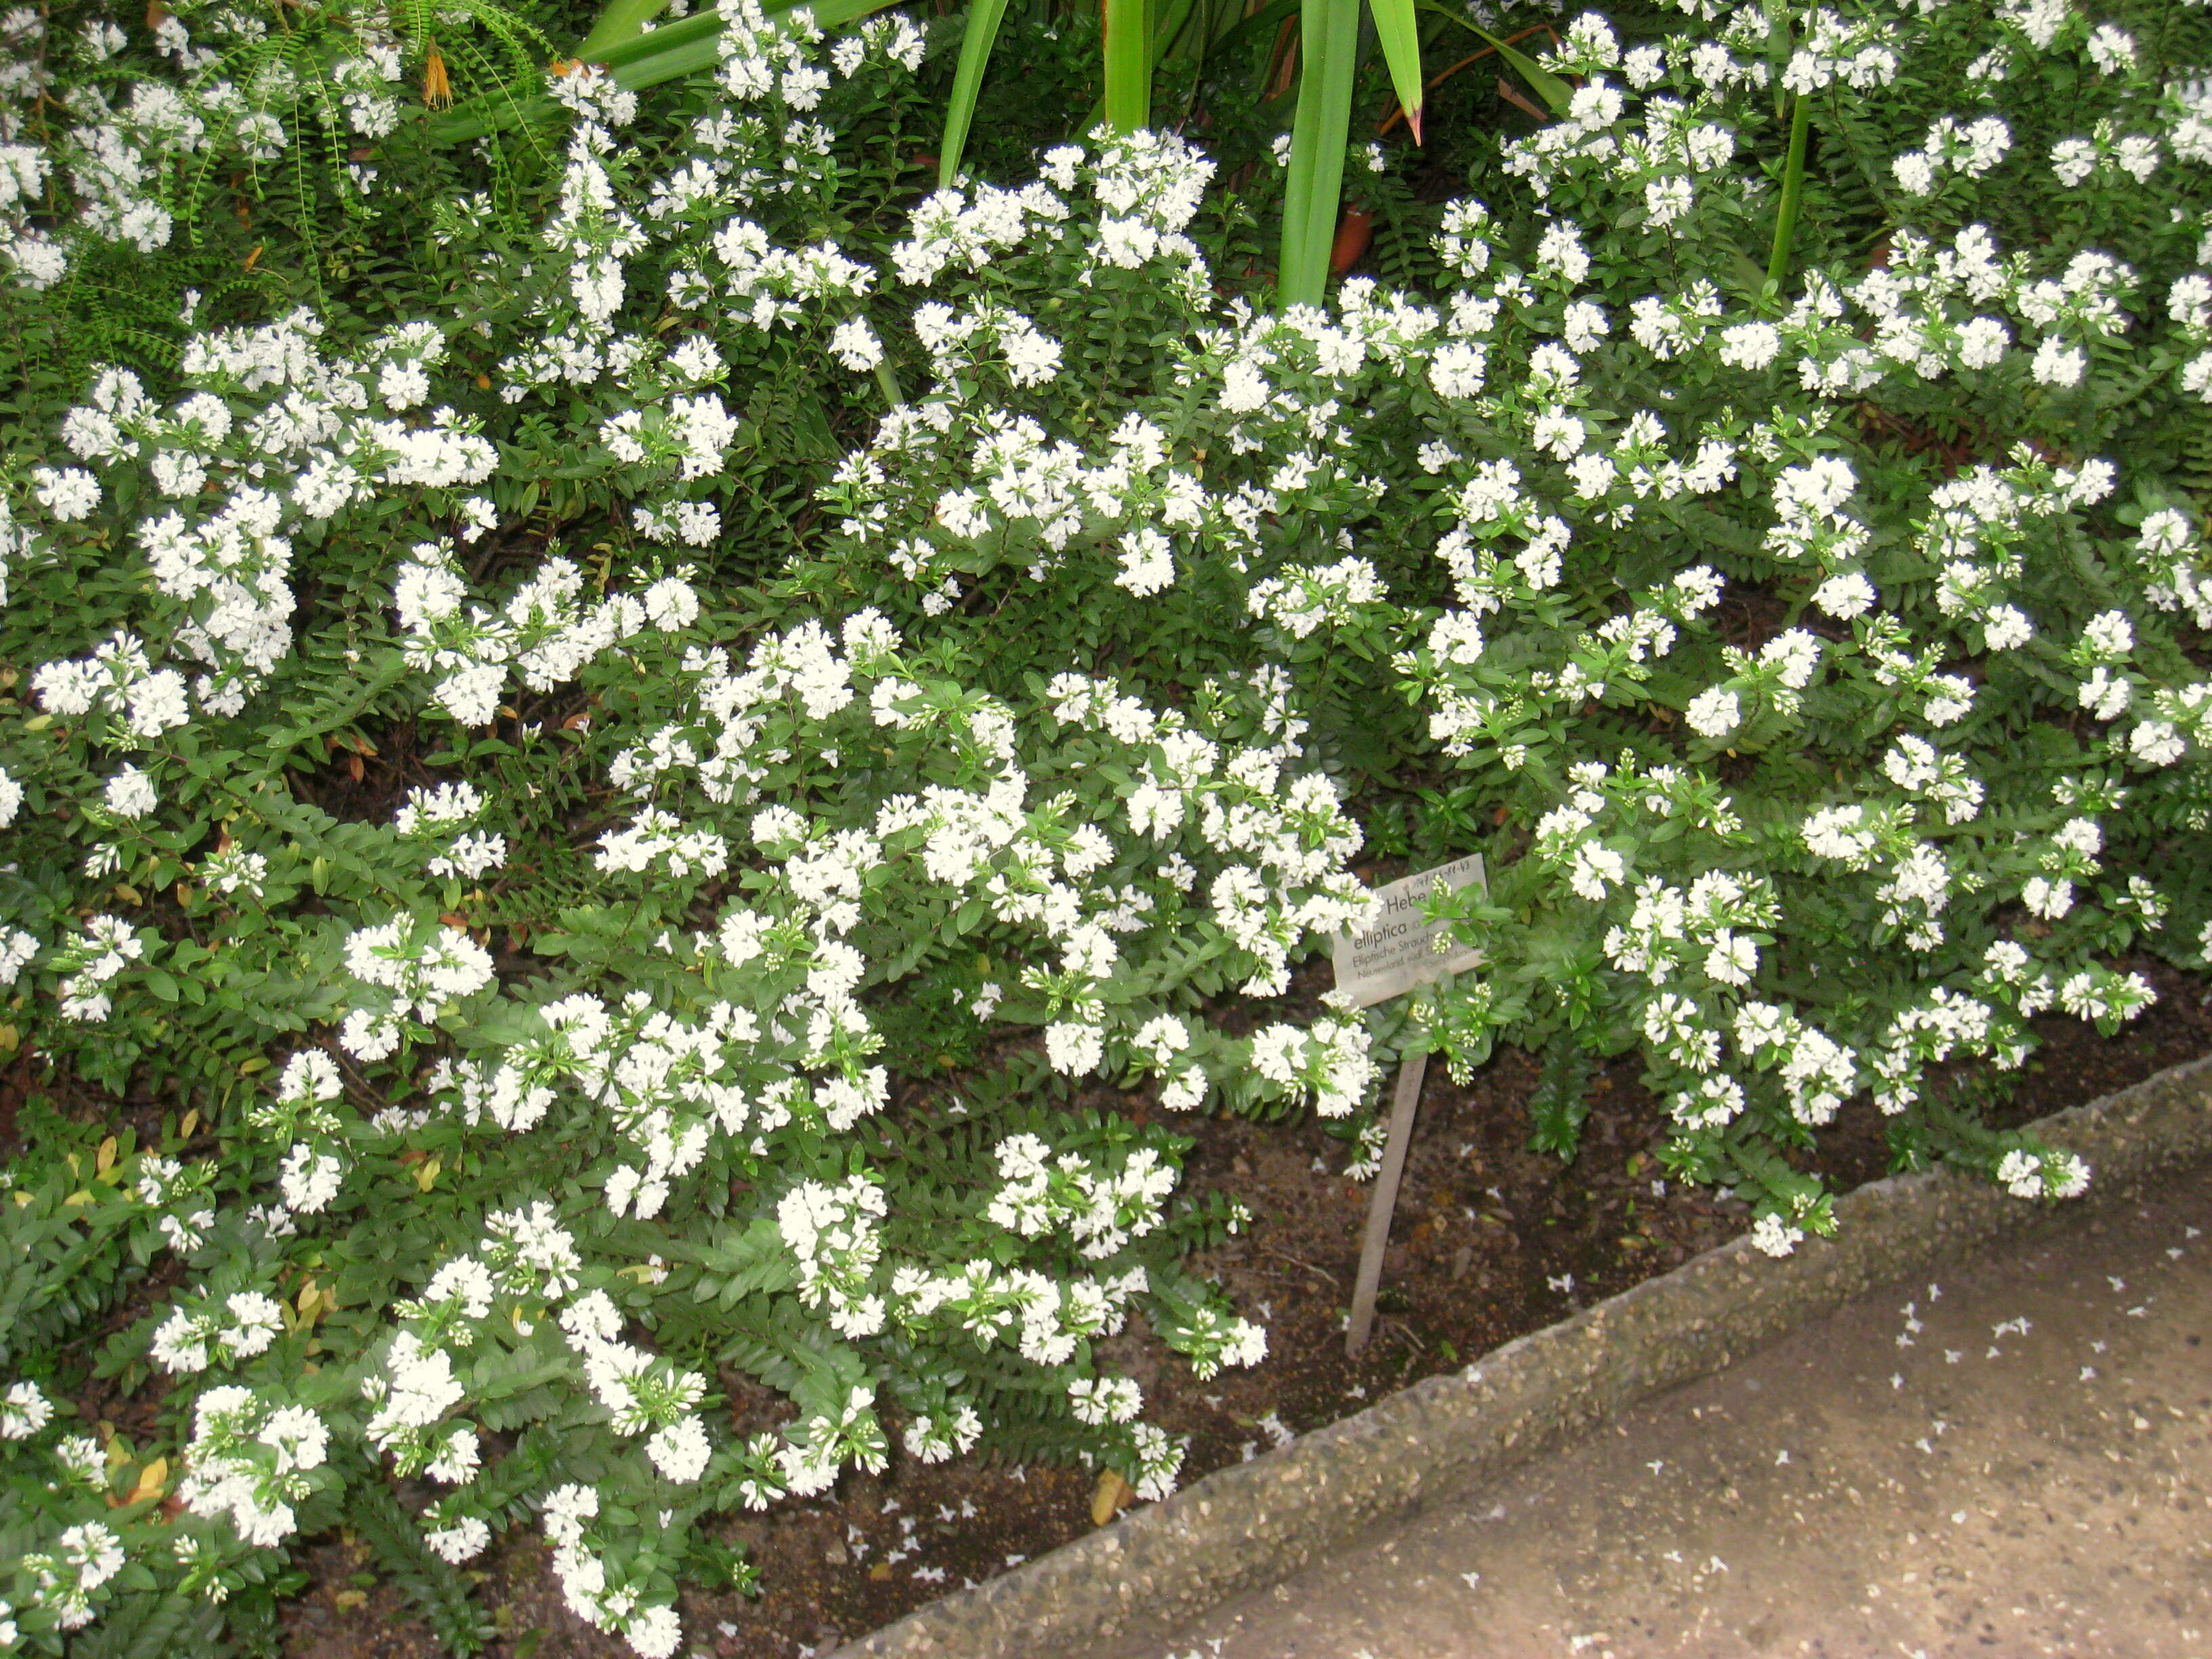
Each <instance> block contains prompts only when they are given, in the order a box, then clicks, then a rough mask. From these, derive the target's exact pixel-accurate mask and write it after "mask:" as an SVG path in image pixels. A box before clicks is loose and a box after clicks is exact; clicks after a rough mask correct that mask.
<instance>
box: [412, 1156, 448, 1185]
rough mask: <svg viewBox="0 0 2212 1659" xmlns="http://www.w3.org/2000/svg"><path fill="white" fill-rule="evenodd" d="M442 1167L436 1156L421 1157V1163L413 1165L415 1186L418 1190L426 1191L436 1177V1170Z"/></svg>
mask: <svg viewBox="0 0 2212 1659" xmlns="http://www.w3.org/2000/svg"><path fill="white" fill-rule="evenodd" d="M443 1167H444V1165H443V1164H442V1163H441V1161H440V1160H439V1159H437V1158H425V1159H423V1160H422V1163H420V1164H416V1166H415V1185H416V1188H417V1189H418V1190H419V1191H422V1192H426V1193H427V1192H428V1191H429V1190H430V1188H431V1185H432V1183H434V1182H435V1181H436V1180H437V1179H438V1171H439V1170H441V1169H442V1168H443Z"/></svg>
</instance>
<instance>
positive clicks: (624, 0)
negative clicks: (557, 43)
mask: <svg viewBox="0 0 2212 1659" xmlns="http://www.w3.org/2000/svg"><path fill="white" fill-rule="evenodd" d="M667 3H668V0H607V9H605V11H603V12H601V13H600V14H599V21H597V22H596V23H593V24H592V32H591V33H589V34H586V36H585V37H584V39H583V40H582V42H581V43H580V45H579V46H577V47H576V56H577V57H578V58H581V59H582V60H583V61H584V62H585V63H587V64H599V63H604V62H605V61H606V53H607V51H608V49H609V48H610V47H612V46H622V45H623V44H625V43H626V42H629V41H631V40H636V39H637V38H638V37H639V36H640V35H641V33H643V32H644V29H645V26H646V25H647V23H649V22H651V21H653V18H654V17H656V16H657V15H659V13H660V10H661V9H662V8H663V7H665V6H666V5H667Z"/></svg>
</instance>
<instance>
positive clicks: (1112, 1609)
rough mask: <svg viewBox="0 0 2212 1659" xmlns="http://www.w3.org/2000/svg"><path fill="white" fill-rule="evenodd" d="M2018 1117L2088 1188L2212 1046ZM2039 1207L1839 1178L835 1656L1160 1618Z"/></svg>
mask: <svg viewBox="0 0 2212 1659" xmlns="http://www.w3.org/2000/svg"><path fill="white" fill-rule="evenodd" d="M2029 1127H2030V1129H2031V1131H2032V1133H2034V1134H2036V1135H2037V1136H2039V1138H2040V1139H2042V1140H2043V1141H2045V1143H2046V1144H2048V1145H2050V1146H2058V1147H2063V1148H2065V1149H2066V1150H2068V1151H2069V1152H2075V1153H2077V1154H2079V1155H2080V1156H2081V1158H2084V1159H2086V1160H2087V1163H2088V1164H2089V1165H2090V1167H2091V1168H2092V1170H2093V1171H2094V1174H2095V1184H2094V1185H2093V1187H2092V1188H2091V1191H2092V1193H2097V1192H2099V1191H2104V1192H2111V1191H2113V1190H2116V1189H2119V1188H2125V1187H2128V1186H2130V1185H2133V1184H2135V1183H2136V1182H2140V1181H2141V1180H2142V1179H2143V1178H2144V1177H2146V1176H2151V1175H2154V1174H2155V1173H2157V1172H2158V1171H2160V1170H2162V1169H2166V1168H2168V1167H2171V1166H2173V1165H2176V1164H2183V1163H2187V1162H2190V1161H2192V1160H2194V1159H2196V1158H2203V1157H2206V1156H2208V1155H2212V1059H2207V1060H2197V1061H2195V1062H2193V1063H2191V1064H2190V1065H2186V1066H2175V1067H2173V1068H2172V1070H2170V1071H2166V1072H2161V1073H2159V1074H2158V1075H2157V1076H2155V1077H2154V1078H2151V1079H2148V1080H2147V1081H2146V1082H2143V1083H2141V1084H2138V1085H2136V1087H2134V1088H2132V1089H2128V1090H2124V1091H2122V1092H2120V1093H2118V1094H2116V1095H2111V1096H2107V1097H2105V1098H2104V1099H2102V1100H2098V1101H2094V1102H2092V1103H2089V1104H2088V1105H2086V1106H2077V1107H2075V1108H2072V1109H2069V1110H2067V1111H2063V1112H2059V1113H2057V1114H2055V1115H2052V1116H2050V1117H2046V1118H2044V1119H2042V1120H2040V1121H2039V1122H2037V1123H2035V1124H2033V1125H2031V1126H2029ZM2044 1213H2045V1211H2044V1209H2043V1207H2042V1206H2037V1205H2030V1204H2024V1203H2022V1202H2021V1201H2020V1200H2017V1199H2014V1198H2010V1197H2008V1196H2007V1195H2006V1194H2004V1193H2002V1191H2000V1190H1998V1189H1997V1188H1995V1187H1993V1186H1991V1185H1990V1183H1988V1182H1984V1181H1981V1180H1978V1179H1970V1178H1968V1177H1966V1176H1960V1175H1958V1174H1956V1173H1954V1172H1952V1171H1948V1170H1938V1171H1936V1172H1934V1173H1932V1174H1928V1175H1917V1176H1892V1177H1890V1178H1889V1179H1887V1180H1885V1181H1878V1182H1873V1183H1871V1184H1870V1185H1868V1186H1865V1187H1863V1188H1859V1189H1858V1190H1857V1192H1854V1193H1850V1194H1847V1195H1845V1196H1844V1197H1843V1198H1841V1199H1839V1200H1837V1203H1836V1218H1837V1220H1838V1223H1839V1224H1840V1225H1839V1226H1838V1231H1837V1236H1836V1237H1834V1238H1833V1239H1831V1240H1818V1239H1814V1240H1808V1242H1807V1243H1804V1244H1802V1245H1801V1246H1799V1247H1798V1249H1797V1252H1796V1254H1795V1255H1791V1256H1789V1257H1787V1258H1785V1259H1784V1260H1782V1261H1769V1260H1768V1259H1767V1258H1765V1257H1764V1256H1761V1255H1758V1254H1757V1253H1756V1252H1754V1251H1753V1249H1751V1247H1750V1245H1749V1243H1747V1241H1745V1240H1742V1239H1738V1240H1736V1241H1735V1242H1733V1243H1729V1244H1725V1245H1723V1246H1721V1247H1719V1248H1718V1249H1712V1250H1708V1251H1707V1252H1706V1253H1705V1255H1700V1256H1699V1257H1697V1258H1695V1259H1694V1260H1692V1261H1688V1262H1686V1263H1685V1264H1684V1265H1683V1266H1681V1267H1678V1268H1676V1269H1675V1270H1674V1272H1672V1273H1668V1274H1665V1275H1664V1276H1662V1277H1661V1278H1657V1279H1647V1280H1646V1281H1645V1282H1644V1283H1643V1284H1641V1285H1637V1286H1636V1287H1635V1288H1634V1289H1632V1290H1630V1291H1624V1292H1623V1293H1622V1294H1620V1296H1617V1297H1613V1298H1612V1299H1611V1300H1610V1301H1607V1302H1604V1303H1601V1304H1599V1305H1598V1306H1596V1307H1595V1308H1591V1309H1589V1310H1587V1311H1586V1312H1583V1313H1581V1314H1578V1315H1577V1316H1575V1317H1574V1318H1572V1319H1569V1320H1565V1321H1564V1322H1561V1323H1559V1324H1557V1325H1553V1326H1551V1327H1549V1328H1546V1329H1544V1330H1541V1331H1537V1332H1535V1333H1534V1334H1531V1335H1528V1336H1525V1337H1522V1338H1521V1339H1519V1340H1516V1341H1514V1342H1510V1343H1508V1344H1507V1345H1506V1346H1504V1347H1502V1348H1500V1349H1498V1351H1497V1352H1494V1353H1491V1354H1488V1355H1486V1356H1485V1357H1484V1358H1482V1359H1481V1360H1480V1361H1478V1362H1477V1363H1476V1364H1473V1365H1471V1366H1469V1367H1468V1369H1467V1370H1464V1371H1462V1372H1457V1373H1454V1374H1451V1375H1448V1376H1433V1377H1430V1378H1428V1379H1427V1380H1426V1381H1425V1382H1421V1383H1415V1384H1414V1385H1413V1387H1411V1388H1409V1389H1405V1390H1404V1391H1403V1392H1401V1393H1400V1394H1396V1395H1392V1396H1391V1397H1390V1398H1389V1399H1388V1400H1384V1401H1380V1402H1379V1403H1377V1404H1376V1405H1375V1406H1373V1407H1370V1408H1369V1409H1368V1410H1366V1411H1364V1412H1362V1413H1359V1414H1358V1416H1357V1417H1351V1418H1346V1419H1344V1420H1343V1421H1341V1422H1338V1423H1334V1424H1332V1425H1329V1426H1328V1427H1326V1428H1322V1429H1317V1430H1316V1431H1314V1432H1312V1433H1311V1434H1309V1435H1306V1436H1304V1437H1302V1438H1300V1439H1298V1440H1297V1441H1295V1442H1293V1443H1291V1444H1290V1445H1288V1446H1285V1447H1284V1448H1283V1449H1281V1450H1279V1451H1276V1452H1273V1453H1270V1454H1268V1455H1266V1456H1263V1457H1260V1458H1256V1459H1255V1460H1254V1461H1253V1462H1249V1463H1243V1464H1239V1465H1236V1466H1234V1467H1231V1468H1225V1469H1221V1470H1218V1471H1217V1472H1216V1473H1214V1474H1210V1475H1208V1476H1206V1478H1205V1479H1204V1480H1200V1481H1198V1482H1197V1483H1196V1484H1194V1485H1193V1486H1189V1487H1188V1488H1186V1489H1185V1490H1184V1491H1182V1492H1178V1493H1176V1495H1175V1496H1174V1497H1173V1498H1170V1499H1168V1500H1167V1501H1166V1502H1165V1503H1163V1504H1154V1505H1152V1507H1150V1508H1148V1509H1145V1510H1138V1511H1136V1512H1135V1513H1133V1514H1131V1515H1128V1516H1124V1517H1123V1518H1122V1519H1121V1520H1120V1521H1118V1522H1115V1523H1114V1524H1113V1525H1112V1526H1109V1527H1103V1528H1100V1529H1099V1530H1097V1531H1096V1532H1093V1533H1090V1534H1085V1536H1084V1537H1082V1538H1079V1539H1077V1540H1076V1541H1074V1542H1073V1543H1070V1544H1066V1545H1064V1546H1062V1547H1060V1548H1059V1549H1057V1550H1054V1551H1053V1552H1052V1553H1050V1554H1049V1555H1046V1556H1043V1557H1042V1558H1040V1559H1037V1560H1035V1561H1032V1562H1030V1563H1029V1564H1027V1565H1024V1566H1022V1567H1020V1568H1018V1569H1017V1570H1016V1571H1012V1572H1009V1573H1007V1574H1006V1575H1004V1576H1003V1577H998V1578H994V1579H992V1580H991V1581H990V1582H989V1583H985V1584H981V1585H979V1586H977V1587H976V1588H975V1589H971V1590H963V1591H961V1592H959V1593H957V1594H956V1595H949V1596H946V1597H945V1598H944V1599H943V1600H942V1601H936V1602H933V1603H932V1604H930V1605H929V1606H928V1607H923V1608H921V1609H920V1610H918V1611H917V1612H915V1613H910V1614H909V1615H908V1616H907V1617H906V1618H904V1619H902V1620H899V1621H898V1622H897V1623H896V1624H894V1625H890V1626H885V1627H884V1629H882V1630H879V1631H878V1632H875V1633H874V1634H873V1635H871V1636H867V1637H864V1638H860V1640H858V1641H856V1642H853V1643H849V1644H847V1645H846V1646H844V1647H843V1648H841V1649H839V1650H838V1651H837V1654H836V1656H835V1659H1028V1656H1031V1655H1044V1654H1057V1655H1065V1654H1066V1653H1068V1652H1071V1651H1075V1652H1089V1653H1092V1654H1100V1653H1103V1652H1104V1651H1111V1650H1121V1649H1124V1648H1132V1647H1134V1646H1136V1645H1138V1644H1141V1643H1143V1642H1145V1641H1146V1640H1164V1639H1165V1638H1166V1637H1167V1636H1168V1635H1169V1633H1170V1632H1172V1631H1174V1630H1175V1629H1176V1628H1177V1627H1178V1626H1182V1625H1183V1624H1185V1623H1187V1622H1188V1620H1191V1619H1192V1618H1194V1617H1195V1616H1196V1615H1198V1614H1200V1613H1204V1612H1206V1611H1207V1610H1208V1609H1209V1608H1211V1607H1214V1606H1216V1605H1217V1604H1218V1603H1219V1602H1221V1601H1226V1600H1227V1599H1229V1598H1230V1597H1231V1596H1232V1595H1239V1594H1241V1593H1243V1592H1244V1591H1247V1590H1250V1589H1259V1588H1263V1587H1265V1586H1266V1585H1267V1584H1270V1583H1276V1582H1278V1581H1279V1580H1280V1579H1283V1578H1285V1577H1289V1576H1290V1575H1291V1574H1292V1573H1294V1572H1296V1571H1298V1570H1299V1569H1301V1568H1302V1567H1304V1566H1305V1565H1307V1564H1308V1563H1309V1562H1310V1561H1312V1560H1314V1559H1316V1558H1317V1557H1320V1556H1323V1555H1325V1554H1327V1553H1328V1552H1329V1551H1331V1550H1332V1549H1334V1548H1336V1547H1340V1546H1342V1545H1344V1544H1346V1543H1347V1542H1349V1541H1351V1540H1352V1538H1353V1537H1355V1536H1356V1535H1358V1534H1360V1533H1362V1532H1364V1530H1366V1529H1367V1528H1370V1527H1372V1526H1374V1525H1375V1524H1376V1522H1382V1521H1385V1520H1389V1519H1393V1518H1395V1517H1400V1516H1405V1515H1407V1514H1408V1513H1410V1512H1412V1511H1413V1510H1419V1509H1420V1508H1421V1507H1423V1506H1424V1505H1425V1504H1428V1503H1431V1502H1432V1501H1435V1500H1436V1499H1437V1498H1442V1497H1443V1496H1445V1495H1446V1494H1448V1493H1449V1492H1453V1491H1455V1490H1457V1489H1461V1488H1463V1487H1464V1486H1467V1485H1468V1484H1469V1483H1470V1482H1472V1481H1474V1480H1481V1479H1484V1478H1486V1477H1492V1476H1495V1475H1498V1474H1502V1473H1503V1472H1504V1471H1505V1470H1507V1469H1509V1468H1512V1467H1514V1466H1515V1465H1516V1464H1519V1463H1522V1462H1526V1461H1527V1460H1528V1459H1530V1458H1532V1457H1534V1456H1535V1455H1537V1454H1539V1453H1541V1452H1542V1451H1544V1450H1546V1449H1549V1448H1551V1447H1553V1446H1554V1445H1557V1444H1558V1443H1560V1442H1561V1441H1563V1440H1565V1439H1566V1438H1567V1437H1570V1436H1571V1435H1573V1434H1575V1433H1576V1432H1577V1431H1581V1430H1584V1429H1587V1428H1589V1427H1590V1426H1592V1425H1596V1424H1600V1423H1602V1422H1605V1421H1607V1419H1610V1418H1612V1417H1613V1416H1615V1415H1616V1414H1618V1413H1620V1412H1621V1411H1623V1410H1625V1409H1626V1408H1627V1407H1630V1406H1632V1405H1633V1404H1635V1403H1636V1402H1637V1401H1640V1400H1643V1399H1644V1398H1646V1397H1647V1396H1649V1395H1654V1394H1657V1393H1659V1392H1661V1391H1662V1390H1664V1389H1670V1388H1674V1387H1675V1386H1677V1385H1678V1384H1680V1383H1687V1382H1690V1381H1692V1380H1693V1379H1695V1378H1697V1377H1700V1376H1706V1375H1708V1374H1710V1373H1711V1372H1713V1371H1716V1370H1719V1369H1721V1368H1722V1367H1723V1366H1724V1365H1726V1364H1729V1362H1730V1361H1731V1360H1733V1359H1735V1358H1738V1357H1740V1356H1741V1355H1742V1354H1744V1353H1745V1352H1748V1351H1750V1350H1751V1349H1753V1348H1756V1347H1758V1346H1761V1345H1762V1344H1764V1343H1765V1342H1768V1341H1771V1340H1773V1339H1774V1338H1776V1337H1778V1336H1779V1335H1781V1334H1783V1333H1784V1332H1786V1331H1789V1330H1791V1329H1793V1328H1796V1327H1797V1326H1799V1325H1801V1324H1803V1323H1804V1322H1807V1321H1808V1320H1811V1319H1814V1318H1818V1317H1819V1316H1821V1315H1823V1314H1826V1313H1827V1312H1829V1311H1831V1310H1833V1309H1835V1308H1837V1307H1839V1306H1840V1305H1842V1304H1844V1302H1846V1301H1848V1300H1850V1298H1851V1297H1854V1296H1857V1295H1858V1294H1859V1293H1860V1292H1861V1291H1866V1290H1869V1289H1871V1288H1873V1287H1874V1286H1875V1285H1883V1284H1887V1283H1889V1282H1891V1281H1892V1280H1894V1279H1902V1278H1905V1277H1908V1276H1911V1275H1914V1274H1917V1273H1923V1272H1925V1271H1927V1270H1928V1269H1929V1268H1930V1267H1936V1266H1937V1265H1939V1264H1941V1263H1944V1262H1948V1261H1954V1260H1956V1259H1957V1258H1958V1257H1959V1256H1960V1255H1962V1254H1964V1253H1966V1252H1967V1251H1969V1250H1971V1249H1974V1248H1975V1247H1977V1246H1978V1245H1982V1244H1984V1243H1988V1242H1990V1240H1992V1239H1995V1238H1996V1237H1999V1236H2001V1235H2003V1234H2006V1233H2009V1232H2013V1231H2021V1230H2023V1229H2025V1228H2026V1227H2027V1226H2028V1225H2032V1224H2033V1222H2034V1221H2035V1220H2036V1218H2038V1217H2039V1216H2040V1215H2042V1214H2044Z"/></svg>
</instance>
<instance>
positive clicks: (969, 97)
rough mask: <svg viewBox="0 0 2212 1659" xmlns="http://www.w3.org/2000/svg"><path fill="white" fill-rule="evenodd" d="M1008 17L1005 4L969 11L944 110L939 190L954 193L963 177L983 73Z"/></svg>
mask: <svg viewBox="0 0 2212 1659" xmlns="http://www.w3.org/2000/svg"><path fill="white" fill-rule="evenodd" d="M1005 15H1006V0H974V3H973V4H971V5H970V6H969V8H968V27H967V30H966V32H965V33H963V34H962V35H961V37H960V66H959V67H958V68H957V69H956V70H953V72H952V96H951V100H950V101H949V102H948V103H947V104H946V105H945V138H944V142H943V143H940V144H939V146H938V148H937V187H938V188H939V190H950V189H951V188H952V183H953V181H954V180H955V179H957V178H959V176H960V156H961V152H962V151H963V150H965V149H967V148H968V129H969V125H971V124H972V123H973V122H974V121H975V95H976V94H978V93H980V92H981V90H982V89H983V69H984V66H985V65H986V64H988V63H989V62H990V61H991V47H992V45H993V44H994V42H995V41H996V40H998V38H999V20H1000V18H1001V17H1004V16H1005Z"/></svg>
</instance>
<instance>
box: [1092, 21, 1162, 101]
mask: <svg viewBox="0 0 2212 1659" xmlns="http://www.w3.org/2000/svg"><path fill="white" fill-rule="evenodd" d="M1100 21H1101V27H1102V31H1103V35H1104V41H1103V50H1104V53H1105V58H1106V65H1105V68H1106V97H1105V100H1104V103H1105V112H1106V125H1108V126H1109V127H1111V128H1113V129H1114V131H1116V132H1134V131H1137V130H1138V129H1139V127H1143V126H1148V125H1151V123H1152V31H1151V30H1149V29H1148V28H1146V27H1145V0H1103V8H1102V9H1101V13H1100Z"/></svg>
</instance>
